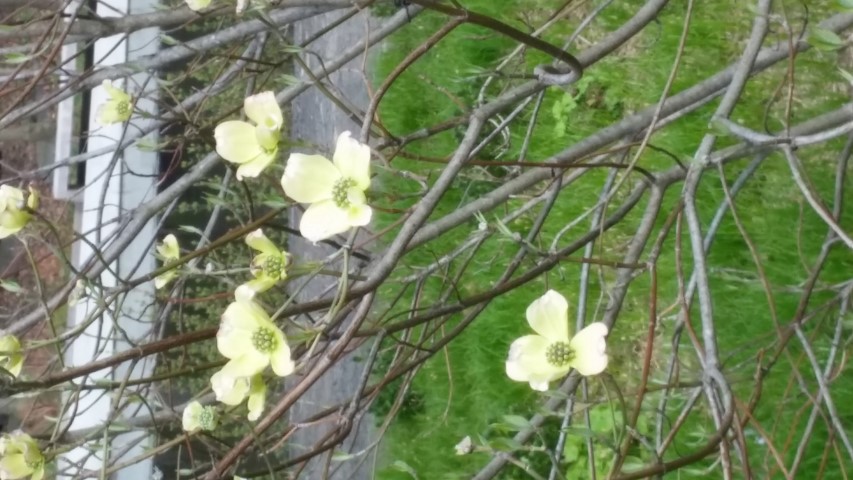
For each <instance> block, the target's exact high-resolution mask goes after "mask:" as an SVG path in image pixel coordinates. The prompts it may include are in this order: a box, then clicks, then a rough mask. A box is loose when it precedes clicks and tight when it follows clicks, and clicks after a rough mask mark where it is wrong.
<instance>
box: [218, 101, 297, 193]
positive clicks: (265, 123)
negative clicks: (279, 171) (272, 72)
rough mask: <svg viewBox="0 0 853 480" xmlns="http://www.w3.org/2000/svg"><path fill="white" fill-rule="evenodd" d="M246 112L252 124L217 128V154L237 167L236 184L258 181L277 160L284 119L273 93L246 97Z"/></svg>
mask: <svg viewBox="0 0 853 480" xmlns="http://www.w3.org/2000/svg"><path fill="white" fill-rule="evenodd" d="M243 111H244V112H246V116H247V117H249V120H251V121H252V122H253V123H249V122H244V121H242V120H228V121H226V122H222V123H220V124H219V125H217V126H216V129H214V131H213V136H214V138H215V139H216V153H218V154H219V156H220V157H222V158H224V159H225V160H227V161H229V162H231V163H236V164H237V165H239V167H237V180H242V179H243V178H244V177H257V176H258V175H260V174H261V172H263V171H264V169H265V168H267V166H269V164H270V163H272V162H273V160H275V158H276V157H277V156H278V140H279V135H280V131H281V126H282V125H283V124H284V117H283V116H282V113H281V107H279V106H278V102H277V101H276V99H275V95H274V94H273V92H261V93H258V94H256V95H252V96H250V97H246V100H245V101H244V102H243Z"/></svg>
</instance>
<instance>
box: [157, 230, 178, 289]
mask: <svg viewBox="0 0 853 480" xmlns="http://www.w3.org/2000/svg"><path fill="white" fill-rule="evenodd" d="M157 257H159V258H160V260H162V261H163V265H166V264H168V263H170V262H174V261H175V260H177V259H179V258H181V248H180V246H179V245H178V239H177V238H175V236H174V235H172V234H171V233H170V234H169V235H166V237H165V238H164V239H163V243H161V244H160V245H157ZM177 276H178V271H177V270H176V269H174V268H173V269H171V270H168V271H166V272H164V273H161V274H160V275H157V276H156V277H154V288H156V289H157V290H160V289H161V288H163V287H165V286H166V285H168V284H169V282H171V281H172V280H174V279H175V277H177Z"/></svg>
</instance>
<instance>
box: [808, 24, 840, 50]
mask: <svg viewBox="0 0 853 480" xmlns="http://www.w3.org/2000/svg"><path fill="white" fill-rule="evenodd" d="M809 43H810V44H811V45H812V46H813V47H815V48H816V49H818V50H838V49H839V48H841V47H843V46H844V40H842V39H841V37H839V36H838V35H837V34H836V33H835V32H833V31H832V30H827V29H825V28H813V29H812V30H811V32H809Z"/></svg>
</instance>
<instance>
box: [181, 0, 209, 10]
mask: <svg viewBox="0 0 853 480" xmlns="http://www.w3.org/2000/svg"><path fill="white" fill-rule="evenodd" d="M185 1H186V2H187V6H188V7H190V10H192V11H194V12H197V11H199V10H203V9H205V8H207V7H208V6H209V5H210V0H185Z"/></svg>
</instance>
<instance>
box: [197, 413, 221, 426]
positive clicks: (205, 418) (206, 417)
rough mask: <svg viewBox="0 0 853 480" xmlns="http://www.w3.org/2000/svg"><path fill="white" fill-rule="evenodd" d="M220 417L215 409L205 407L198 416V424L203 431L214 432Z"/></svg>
mask: <svg viewBox="0 0 853 480" xmlns="http://www.w3.org/2000/svg"><path fill="white" fill-rule="evenodd" d="M218 417H219V416H218V415H217V414H216V410H215V409H214V408H213V407H204V409H202V411H201V414H199V416H198V423H199V424H200V425H201V429H202V430H207V431H210V430H214V429H215V428H216V424H217V422H218V421H219V418H218Z"/></svg>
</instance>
